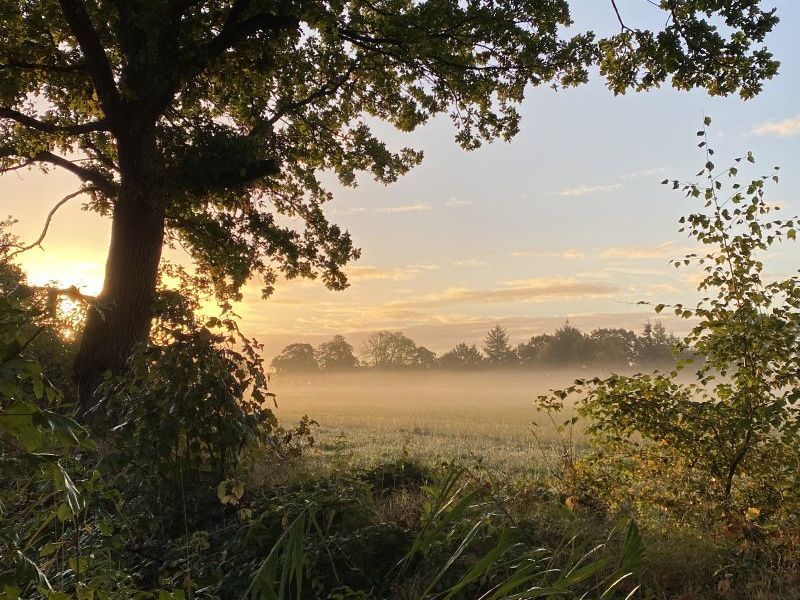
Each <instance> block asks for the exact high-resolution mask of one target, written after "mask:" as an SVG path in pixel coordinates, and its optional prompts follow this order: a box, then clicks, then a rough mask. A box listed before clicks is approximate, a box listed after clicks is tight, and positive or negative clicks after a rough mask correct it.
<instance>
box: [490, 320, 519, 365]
mask: <svg viewBox="0 0 800 600" xmlns="http://www.w3.org/2000/svg"><path fill="white" fill-rule="evenodd" d="M509 339H510V338H509V335H508V331H507V330H506V328H505V327H503V326H502V325H499V324H498V325H495V326H494V327H492V328H491V329H490V330H489V333H487V334H486V337H485V338H483V352H484V354H486V364H488V365H489V366H491V367H510V366H512V365H516V364H518V360H517V355H516V353H515V352H514V350H513V349H512V348H511V344H509Z"/></svg>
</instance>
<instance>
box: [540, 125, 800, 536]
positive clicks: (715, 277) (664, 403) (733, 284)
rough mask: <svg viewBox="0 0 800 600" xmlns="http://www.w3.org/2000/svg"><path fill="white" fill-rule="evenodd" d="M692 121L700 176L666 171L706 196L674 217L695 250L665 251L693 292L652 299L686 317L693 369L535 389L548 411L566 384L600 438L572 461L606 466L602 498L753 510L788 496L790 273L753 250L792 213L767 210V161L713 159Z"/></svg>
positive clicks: (751, 514)
mask: <svg viewBox="0 0 800 600" xmlns="http://www.w3.org/2000/svg"><path fill="white" fill-rule="evenodd" d="M709 124H710V120H708V119H707V120H706V121H705V126H706V127H707V126H708V125H709ZM698 134H699V135H700V137H701V138H702V139H701V142H700V144H699V145H700V147H701V148H703V149H704V151H705V152H706V164H705V166H704V168H703V170H702V171H701V172H700V173H698V176H703V178H704V179H703V183H688V184H683V185H682V184H680V183H679V182H678V181H672V182H669V181H665V182H664V183H671V184H672V187H673V188H674V189H682V190H683V191H684V192H685V194H686V195H687V196H688V197H689V198H692V199H700V201H701V202H703V203H704V206H705V209H704V210H703V211H700V212H695V213H692V214H690V215H689V216H688V217H685V218H682V219H681V220H680V221H681V223H682V224H683V227H682V229H681V231H686V232H687V233H688V234H689V236H690V237H692V238H694V239H695V240H696V241H697V242H699V243H700V244H702V245H703V247H704V250H702V251H698V252H695V253H691V254H688V255H687V256H686V257H685V258H684V259H683V260H679V261H674V265H675V266H676V267H685V266H690V265H695V266H698V267H699V268H700V269H701V271H702V273H703V278H702V280H701V281H700V283H699V285H698V290H699V291H700V292H701V294H702V295H703V296H704V297H703V298H702V299H701V300H700V302H699V303H698V304H697V306H696V307H694V308H687V307H686V306H684V305H682V304H677V305H674V306H667V305H663V304H659V305H657V306H656V307H655V310H656V312H657V313H659V312H661V311H663V310H665V309H671V310H673V311H674V313H675V315H677V316H678V317H681V318H684V319H693V327H692V329H691V332H690V333H689V334H688V335H687V336H686V337H685V338H684V339H683V340H682V341H681V342H680V344H679V350H681V351H683V352H685V353H686V354H690V355H695V356H698V357H700V360H701V362H700V364H699V366H698V367H697V369H696V374H695V378H694V381H693V382H691V383H685V382H684V381H683V380H682V379H680V378H679V374H680V373H681V371H682V370H685V369H686V368H687V367H688V366H689V365H690V364H692V362H691V360H690V359H688V360H684V361H682V362H681V363H680V364H679V367H678V368H677V369H675V370H673V371H671V372H668V373H661V372H655V373H653V374H639V375H634V376H630V377H628V376H620V375H612V376H610V377H608V378H605V379H600V378H595V379H592V380H589V381H584V380H578V381H576V382H575V384H574V385H573V386H571V387H569V388H567V389H565V390H560V391H557V392H555V393H554V394H552V395H549V396H542V397H540V398H539V406H540V408H542V409H544V410H550V411H552V410H555V411H557V410H560V409H561V408H562V407H563V405H564V400H565V399H566V398H567V397H569V396H574V397H576V398H577V405H578V412H579V414H580V415H581V416H582V417H583V418H585V419H586V420H587V423H588V430H589V433H590V434H591V435H592V437H593V439H594V442H595V444H596V447H597V448H598V450H599V451H598V452H596V453H595V454H593V455H592V456H591V457H589V458H588V459H587V460H585V461H584V462H583V465H581V468H587V467H590V469H589V470H590V472H591V473H592V474H593V475H595V476H598V475H599V476H602V477H603V478H604V480H603V481H602V483H599V484H598V485H597V486H596V487H597V488H598V491H599V492H600V493H605V495H606V497H607V498H608V497H611V496H613V495H614V494H613V492H616V493H617V498H616V499H615V500H616V501H617V502H619V501H623V500H625V499H627V500H631V499H634V500H636V498H637V496H638V499H639V500H641V505H649V506H651V507H652V506H654V505H655V506H659V507H661V508H662V509H667V510H668V511H671V512H673V513H676V514H690V515H691V514H692V513H694V516H695V517H697V519H698V522H699V521H700V520H704V519H705V520H707V518H708V515H709V513H711V514H712V515H716V516H717V517H724V520H725V521H726V522H728V524H729V525H730V524H731V523H732V522H734V521H739V522H740V523H741V522H742V521H751V522H752V521H759V522H762V523H763V522H764V521H765V519H767V517H769V516H771V515H773V514H774V513H775V512H776V511H778V510H779V509H780V508H781V507H784V508H786V507H788V506H796V504H792V502H791V500H792V499H793V500H795V501H796V500H797V489H798V483H799V482H798V473H799V472H800V471H798V468H797V467H798V456H800V443H799V442H800V438H799V437H798V427H800V368H798V367H800V313H798V309H799V308H800V278H798V277H797V276H796V275H793V276H790V277H788V278H786V279H783V280H779V281H771V282H767V281H765V280H764V273H763V271H764V265H763V263H762V261H761V259H760V258H759V254H760V253H763V252H765V251H767V250H768V249H769V248H770V246H772V245H773V244H775V243H777V242H779V241H784V240H787V241H789V240H794V239H795V236H796V229H795V227H796V221H795V220H794V219H788V220H774V219H773V220H769V215H770V214H771V213H772V212H773V210H775V208H774V207H772V206H770V205H769V204H768V203H767V201H766V194H765V185H766V183H767V182H768V181H770V180H774V181H775V182H777V181H778V177H777V168H776V170H775V172H774V174H772V175H770V176H763V177H759V178H756V179H754V180H752V181H751V182H749V183H748V184H746V185H742V184H741V183H739V181H738V179H737V176H738V173H739V168H740V163H742V160H743V159H741V158H737V159H736V160H735V161H734V163H733V165H732V166H730V167H729V168H727V169H725V170H722V171H718V170H716V168H715V165H714V164H713V162H712V157H713V150H711V149H710V148H708V142H707V138H706V129H705V127H704V129H703V130H702V131H700V132H698ZM745 162H754V158H753V155H752V154H750V153H748V154H747V155H746V158H745ZM590 478H591V477H590ZM583 481H584V483H585V482H586V478H584V479H583ZM620 482H625V483H623V484H622V485H620ZM609 491H611V492H612V493H609Z"/></svg>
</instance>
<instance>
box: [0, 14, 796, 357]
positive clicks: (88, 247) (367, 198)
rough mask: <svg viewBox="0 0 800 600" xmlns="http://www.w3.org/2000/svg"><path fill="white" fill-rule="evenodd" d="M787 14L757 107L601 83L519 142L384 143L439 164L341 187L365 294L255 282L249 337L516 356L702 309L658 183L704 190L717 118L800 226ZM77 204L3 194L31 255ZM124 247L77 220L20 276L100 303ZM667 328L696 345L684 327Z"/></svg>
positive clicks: (14, 183)
mask: <svg viewBox="0 0 800 600" xmlns="http://www.w3.org/2000/svg"><path fill="white" fill-rule="evenodd" d="M573 4H574V11H575V12H574V17H575V19H576V27H577V28H581V27H585V28H592V29H595V30H596V31H598V33H603V32H611V31H614V30H615V29H616V28H617V27H618V25H617V24H616V19H615V16H614V13H613V11H612V10H611V5H610V3H608V2H597V0H580V1H576V2H574V3H573ZM618 4H619V5H620V7H621V9H622V10H623V12H625V14H626V16H628V17H629V18H630V19H634V20H635V19H645V20H646V19H647V18H649V17H652V13H648V12H647V10H648V9H647V8H646V6H647V5H646V3H645V2H643V1H642V0H620V1H619V2H618ZM775 4H776V5H777V7H778V11H779V13H778V14H779V15H780V17H781V23H780V24H779V25H778V28H777V30H776V31H775V32H774V33H773V35H772V36H771V37H770V38H769V39H768V45H769V47H770V49H771V50H772V51H773V52H774V53H775V55H776V56H777V58H778V59H779V60H780V61H781V62H782V66H781V69H780V74H779V76H778V77H776V78H775V79H773V80H772V81H770V82H767V83H766V85H765V88H764V91H763V92H762V93H761V94H760V95H759V96H758V97H756V98H755V99H753V100H750V101H746V102H745V101H742V100H740V99H739V98H737V97H728V98H711V97H709V96H708V95H707V94H705V93H704V92H702V91H693V92H678V91H675V90H673V89H671V88H668V87H665V88H663V89H661V90H655V91H652V92H648V93H641V94H629V95H626V96H618V97H614V96H613V95H612V94H611V93H610V92H609V91H608V90H607V89H606V88H605V85H604V83H603V81H602V79H601V78H600V77H599V76H594V77H593V78H592V81H591V82H590V83H589V84H588V85H585V86H582V87H580V88H576V89H572V90H567V91H559V92H554V91H552V90H550V89H546V88H539V89H534V90H531V91H530V93H529V95H528V98H527V99H526V101H525V102H524V104H523V105H522V107H521V113H522V117H523V118H522V127H521V131H520V133H519V135H517V136H516V138H514V139H513V140H512V141H511V142H510V143H504V142H496V143H493V144H490V145H486V146H484V147H483V148H481V149H479V150H477V151H473V152H465V151H463V150H462V149H461V148H459V147H458V145H457V144H456V143H455V142H454V139H453V137H454V133H455V132H454V130H453V127H452V125H451V124H450V121H449V119H447V117H443V118H439V119H436V120H434V121H433V122H431V123H430V124H428V125H427V126H425V127H423V128H421V129H420V130H418V131H416V132H414V133H411V134H400V133H398V132H395V131H393V130H392V129H391V128H389V127H388V126H385V127H380V131H381V132H382V134H383V136H384V138H385V139H386V140H387V141H388V142H389V143H390V145H392V146H393V147H396V148H399V147H402V146H412V147H414V148H416V149H420V150H422V151H424V154H425V160H424V162H423V163H422V165H421V166H419V167H417V168H416V169H414V170H413V171H412V172H411V173H409V174H408V175H406V176H404V177H403V178H401V179H400V180H399V181H398V182H396V183H395V184H392V185H390V186H388V187H385V186H383V185H380V184H376V183H374V182H372V181H371V180H370V179H369V178H368V177H366V176H365V177H362V178H361V179H360V180H359V185H358V187H356V188H354V189H352V188H341V187H339V186H338V185H336V184H335V183H334V182H333V181H331V183H330V187H331V189H332V190H333V191H334V193H335V199H334V200H333V201H332V202H331V203H330V204H329V205H327V214H328V215H329V216H330V217H331V219H332V220H333V221H334V222H337V223H339V224H340V225H342V226H343V227H344V228H346V229H348V230H349V231H350V232H351V234H352V236H353V238H354V241H355V243H356V245H357V246H359V247H360V248H361V249H362V258H361V259H360V260H359V261H357V262H356V263H354V264H353V265H351V266H350V267H349V268H348V269H347V270H348V273H349V275H350V281H351V283H352V285H351V286H350V287H349V288H348V289H347V290H345V291H343V292H331V291H328V290H326V289H325V288H324V286H323V285H322V284H321V283H320V282H319V281H291V282H281V283H280V285H279V286H278V289H277V291H276V293H275V294H274V295H273V297H272V298H271V299H269V300H267V301H263V300H261V299H260V294H259V289H258V285H257V284H256V283H253V285H251V286H248V287H247V288H246V290H245V298H244V301H243V302H242V303H241V304H240V305H238V306H237V312H238V313H239V314H240V315H241V316H242V328H243V330H244V331H245V332H246V333H248V334H250V335H253V336H256V337H258V338H259V339H260V340H261V341H263V342H264V343H265V353H266V354H267V355H272V354H274V353H276V352H277V351H279V350H280V349H281V348H282V347H283V346H284V345H285V344H287V343H289V342H293V341H306V342H310V343H318V342H320V341H323V340H325V339H328V338H330V337H332V336H333V335H334V334H337V333H341V334H344V335H345V336H346V337H348V338H349V339H350V340H351V342H353V343H354V344H355V345H356V346H358V345H359V343H360V341H361V340H362V339H363V338H364V337H365V336H366V335H367V334H368V333H369V332H370V331H375V330H379V329H396V330H402V331H405V332H406V333H407V334H409V335H410V336H411V337H412V338H414V339H415V340H416V341H417V342H418V343H419V344H423V345H425V346H427V347H429V348H431V349H432V350H434V351H437V352H442V351H445V350H447V349H449V348H450V347H452V346H453V345H455V344H456V343H457V342H460V341H466V342H469V343H478V344H480V340H481V338H482V336H483V335H484V334H485V332H486V331H487V330H488V329H489V328H490V327H491V326H492V325H493V324H495V323H502V324H504V325H506V326H507V327H508V329H509V332H510V333H511V338H512V342H514V343H517V342H521V341H524V340H526V339H527V338H529V337H530V336H531V335H533V334H536V333H541V332H546V331H552V330H554V329H555V328H556V327H558V326H559V325H561V324H562V323H564V321H565V320H567V319H569V321H570V322H571V323H573V324H575V325H577V326H578V327H581V328H582V329H586V330H588V329H591V328H594V327H601V326H602V327H606V326H612V327H613V326H622V327H628V328H634V329H638V328H640V327H641V325H642V324H643V323H644V322H645V321H646V320H647V319H648V318H652V317H653V312H652V308H651V307H648V306H643V305H639V304H637V302H638V301H640V300H644V301H649V302H652V303H657V302H667V303H669V302H675V301H687V302H692V301H694V300H695V299H696V294H694V293H693V290H694V286H695V284H696V281H697V276H696V274H692V273H687V272H684V271H681V270H677V271H676V270H675V269H674V268H673V267H672V266H670V264H669V260H670V259H673V258H679V257H682V255H683V254H685V253H686V252H687V251H690V250H691V242H690V240H688V239H687V238H686V237H685V236H684V235H683V234H680V233H678V227H679V225H678V223H677V221H678V218H679V217H680V216H681V215H683V214H686V213H687V212H689V211H690V210H692V209H693V208H699V207H698V206H697V205H693V204H692V203H691V202H690V201H688V200H686V199H685V198H684V197H683V195H682V194H680V193H678V192H674V191H672V190H671V189H669V188H668V186H662V185H659V182H660V181H661V180H663V179H665V178H677V179H681V180H689V179H692V178H693V176H694V174H695V173H696V172H697V171H698V170H700V168H702V165H703V164H704V162H705V157H704V155H703V154H701V153H700V152H699V151H698V150H697V148H696V147H695V144H696V136H695V132H696V131H697V129H698V128H699V127H700V126H701V125H702V120H703V117H704V115H709V116H711V117H712V119H713V126H712V128H711V131H710V134H711V144H712V145H713V146H714V147H715V148H716V149H717V163H718V164H724V163H725V162H726V159H730V158H732V157H733V156H738V155H741V154H743V153H745V152H746V151H747V150H752V151H753V152H754V154H755V156H756V159H757V163H756V165H755V168H756V170H755V171H752V172H751V173H750V174H752V175H760V174H762V173H767V172H769V171H770V169H771V167H772V166H773V165H780V166H781V168H782V170H781V182H780V184H779V185H778V186H775V187H773V188H770V190H769V196H768V197H769V199H770V201H771V202H772V203H776V204H780V205H781V206H782V208H783V213H782V214H783V215H784V216H788V215H795V214H798V213H800V164H798V163H799V162H800V40H798V36H797V31H799V30H800V3H797V2H795V1H793V0H780V1H776V2H775ZM643 7H644V8H643ZM651 10H652V9H651ZM626 11H627V12H626ZM76 187H77V186H76V181H75V179H74V178H73V176H71V175H68V174H65V173H61V172H57V171H52V172H50V173H48V174H41V173H40V172H37V171H25V172H16V173H11V174H7V175H5V176H3V177H2V178H0V202H2V204H3V209H4V214H8V215H12V216H13V217H15V218H16V219H18V221H19V222H18V224H17V225H16V226H15V228H14V231H15V233H17V234H18V235H19V236H20V237H21V238H22V240H23V241H25V240H28V241H30V240H33V239H35V238H36V237H37V236H38V234H39V232H40V231H41V227H42V225H43V223H44V220H45V217H46V215H47V213H48V211H49V210H50V208H51V207H52V206H53V204H54V203H55V202H57V201H58V200H59V199H60V198H61V197H63V196H64V195H66V194H67V193H69V192H71V191H73V190H74V189H75V188H76ZM109 234H110V222H109V221H107V220H105V219H102V218H101V217H98V216H96V215H94V214H92V213H88V212H84V211H82V210H81V207H80V204H79V203H70V204H67V205H66V206H65V207H64V208H62V209H61V210H59V212H58V213H57V214H56V216H55V218H54V220H53V222H52V224H51V227H50V232H49V233H48V236H47V238H46V240H45V242H44V244H43V250H38V249H36V250H32V251H30V252H27V253H25V254H24V255H22V260H21V262H22V264H23V266H24V267H25V269H26V270H27V271H28V273H29V278H30V280H31V281H32V282H33V283H37V284H43V283H46V282H48V281H56V282H58V283H59V284H60V285H73V284H76V285H78V286H79V287H81V288H82V289H83V291H84V292H85V293H89V294H93V293H97V292H98V291H99V289H100V287H101V285H102V274H103V267H104V262H105V255H106V250H107V248H108V241H109ZM173 258H177V259H178V260H180V259H181V258H180V257H173ZM798 258H800V247H798V246H791V245H782V246H780V247H778V248H776V249H775V250H774V251H772V252H771V253H770V256H769V257H768V258H767V270H768V271H769V272H770V273H771V274H773V275H775V276H781V275H787V274H789V273H790V272H796V271H797V269H798V266H800V265H798ZM665 324H666V325H667V327H668V329H671V330H674V331H676V332H678V333H680V332H681V331H682V330H683V329H685V328H686V324H685V323H682V322H680V321H677V320H673V319H670V318H669V317H666V318H665Z"/></svg>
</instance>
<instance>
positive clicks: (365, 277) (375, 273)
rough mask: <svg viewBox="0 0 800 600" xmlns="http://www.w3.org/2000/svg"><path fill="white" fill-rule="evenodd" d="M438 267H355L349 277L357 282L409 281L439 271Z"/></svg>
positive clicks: (348, 274) (349, 269)
mask: <svg viewBox="0 0 800 600" xmlns="http://www.w3.org/2000/svg"><path fill="white" fill-rule="evenodd" d="M438 269H439V266H438V265H409V266H407V267H378V266H375V265H353V266H351V267H349V268H348V269H347V277H348V278H349V279H350V281H352V282H356V281H407V280H409V279H413V278H414V277H416V276H418V275H419V274H420V273H423V272H425V271H437V270H438Z"/></svg>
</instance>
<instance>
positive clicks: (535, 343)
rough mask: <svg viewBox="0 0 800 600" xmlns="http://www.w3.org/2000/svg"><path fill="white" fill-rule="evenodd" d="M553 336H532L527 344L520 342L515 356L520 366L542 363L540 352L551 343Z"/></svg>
mask: <svg viewBox="0 0 800 600" xmlns="http://www.w3.org/2000/svg"><path fill="white" fill-rule="evenodd" d="M552 340H553V336H552V335H550V334H547V333H542V334H539V335H534V336H533V337H531V339H530V340H528V341H527V342H522V343H521V344H519V345H518V346H517V356H518V357H519V362H520V364H522V365H524V366H529V367H532V366H536V365H537V364H540V363H541V362H542V352H543V351H544V349H545V348H546V347H547V346H548V344H550V342H552Z"/></svg>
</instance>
